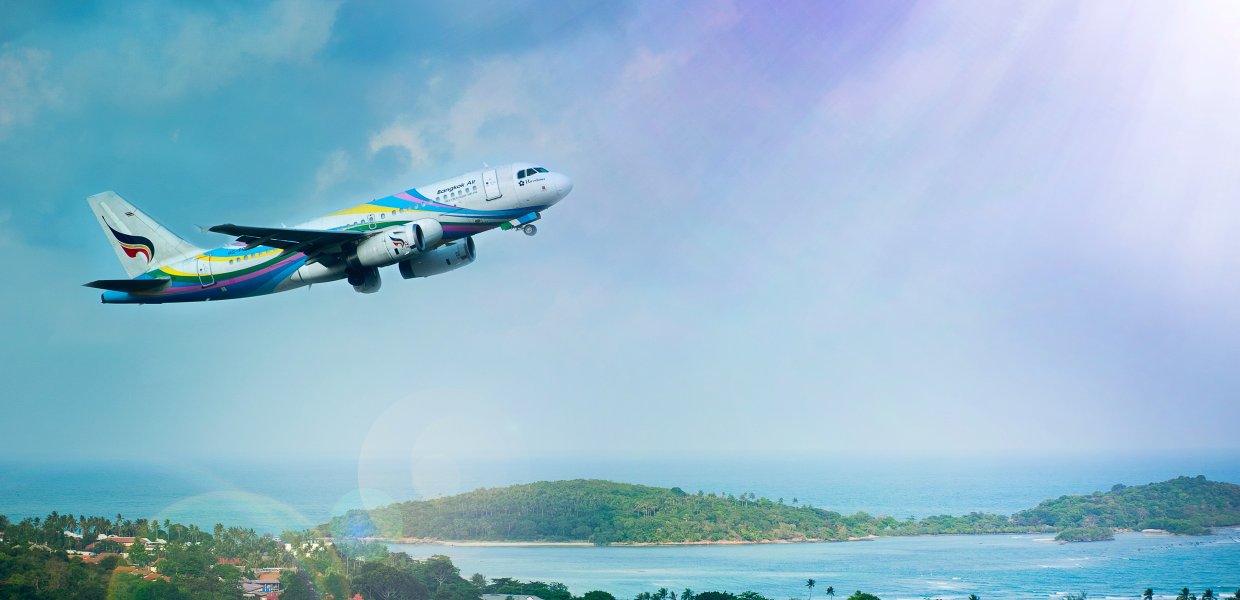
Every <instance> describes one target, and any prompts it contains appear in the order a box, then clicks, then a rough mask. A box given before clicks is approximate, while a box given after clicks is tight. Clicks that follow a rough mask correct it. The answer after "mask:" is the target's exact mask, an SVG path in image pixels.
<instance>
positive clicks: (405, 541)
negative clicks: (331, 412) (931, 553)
mask: <svg viewBox="0 0 1240 600" xmlns="http://www.w3.org/2000/svg"><path fill="white" fill-rule="evenodd" d="M1033 533H1045V532H1020V533H936V534H925V535H885V536H884V535H866V536H855V537H850V538H848V539H846V540H827V539H817V538H812V539H801V540H754V541H749V540H718V541H709V540H702V541H695V542H612V543H610V544H605V545H602V546H600V545H599V544H595V543H594V542H587V541H565V542H536V541H529V542H520V541H481V540H440V539H436V538H389V537H361V538H339V539H340V540H341V541H358V542H377V543H381V544H401V545H411V546H412V545H423V544H425V545H434V546H449V547H474V548H518V547H542V546H547V547H555V546H560V547H594V546H600V547H613V546H614V547H622V548H624V547H627V548H649V547H664V546H754V545H760V544H763V545H765V544H837V543H844V542H869V541H874V540H881V539H885V538H918V537H937V536H949V535H961V536H964V535H969V536H972V535H1030V534H1033Z"/></svg>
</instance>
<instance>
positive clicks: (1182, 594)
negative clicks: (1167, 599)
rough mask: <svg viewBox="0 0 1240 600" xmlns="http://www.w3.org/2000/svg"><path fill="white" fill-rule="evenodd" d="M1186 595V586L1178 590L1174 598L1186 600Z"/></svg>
mask: <svg viewBox="0 0 1240 600" xmlns="http://www.w3.org/2000/svg"><path fill="white" fill-rule="evenodd" d="M1188 595H1189V592H1188V588H1183V589H1181V590H1180V594H1179V595H1178V596H1176V597H1175V600H1188Z"/></svg>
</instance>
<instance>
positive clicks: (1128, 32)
mask: <svg viewBox="0 0 1240 600" xmlns="http://www.w3.org/2000/svg"><path fill="white" fill-rule="evenodd" d="M0 10H3V11H4V14H3V18H0V250H2V251H3V252H4V254H5V255H6V256H8V257H9V258H8V260H7V261H6V266H7V268H6V276H5V280H6V281H7V283H6V284H4V285H3V286H0V303H2V305H3V307H4V310H3V311H2V313H0V327H3V331H4V332H5V335H4V340H5V341H4V342H3V344H0V393H2V394H3V397H4V398H5V402H4V415H5V421H6V422H8V423H9V424H10V425H9V426H8V427H5V434H4V435H3V436H2V437H0V454H3V455H5V456H9V457H14V458H19V459H36V458H58V457H70V456H81V454H82V449H83V448H84V447H85V448H89V449H90V450H89V451H90V453H91V454H94V455H96V456H99V457H104V458H131V457H151V456H152V455H158V456H160V457H165V458H166V457H176V458H182V459H196V458H203V457H227V458H240V457H258V456H284V457H317V458H346V459H351V458H353V457H357V458H359V460H362V461H365V460H370V459H376V460H377V459H379V458H385V457H395V458H408V457H413V458H414V459H415V460H420V459H421V458H422V457H438V459H436V460H441V461H443V460H454V459H456V458H460V459H461V460H465V459H486V458H488V457H495V456H504V457H505V458H508V459H511V458H513V456H517V457H529V458H532V459H533V458H541V457H563V456H569V455H571V456H573V457H587V458H588V457H591V456H598V457H608V458H609V459H617V458H619V459H624V458H633V459H645V458H652V457H667V456H673V457H676V456H684V457H729V456H750V457H752V456H759V457H762V456H767V457H785V456H796V457H811V458H812V457H824V456H841V455H842V456H848V455H850V454H868V455H883V456H894V457H900V456H925V455H927V454H935V453H943V454H951V455H965V456H978V455H981V456H995V455H1002V454H1023V455H1042V454H1048V455H1051V454H1053V455H1074V454H1077V453H1081V452H1087V453H1093V454H1103V453H1112V452H1119V453H1124V452H1167V451H1189V452H1225V453H1231V454H1235V453H1237V451H1240V441H1237V437H1236V436H1235V435H1234V432H1233V431H1232V430H1231V429H1233V428H1232V427H1229V424H1234V423H1237V422H1240V403H1238V402H1237V401H1236V398H1237V393H1238V392H1240V369H1238V368H1237V365H1238V364H1240V362H1238V361H1237V358H1236V357H1237V356H1240V251H1237V245H1236V240H1237V239H1240V202H1238V199H1240V168H1237V165H1238V164H1240V117H1238V116H1237V112H1236V107H1237V106H1240V80H1237V78H1236V77H1234V74H1235V73H1237V72H1240V58H1238V57H1240V41H1237V38H1236V36H1235V35H1234V31H1236V30H1237V28H1238V27H1240V11H1238V10H1236V8H1235V6H1234V5H1233V4H1228V3H1218V4H1209V3H1191V4H1183V3H1176V4H1172V3H1156V2H1150V3H1140V2H1138V3H1124V4H1080V3H1055V2H1031V3H1026V4H1006V5H1003V6H999V5H996V4H994V3H985V2H978V3H951V4H942V3H927V4H903V3H881V2H860V3H823V2H810V3H805V4H796V3H784V4H781V5H780V6H779V7H778V9H772V7H771V6H770V5H768V4H766V3H745V2H737V3H728V2H719V3H685V4H678V5H675V6H672V5H666V4H663V3H649V2H648V3H636V4H628V3H584V2H582V3H549V2H530V3H520V2H516V3H514V2H496V3H483V2H475V3H469V4H468V5H467V6H465V7H459V6H455V5H453V4H450V3H444V4H428V5H421V4H419V5H414V4H412V3H391V4H384V3H369V2H368V3H345V4H339V3H335V2H308V1H307V2H289V3H271V4H257V3H227V2H221V3H213V4H210V5H206V6H183V5H170V4H169V5H165V4H156V3H151V4H136V3H116V4H111V3H64V4H51V5H42V4H30V3H17V4H12V3H10V4H5V5H4V7H3V9H0ZM509 160H531V161H536V162H538V163H540V164H544V165H546V166H547V167H549V168H552V169H555V170H561V171H564V172H567V173H569V174H570V175H571V176H572V177H573V178H574V180H575V190H574V192H573V195H572V196H570V197H569V199H568V200H566V201H565V202H563V203H561V204H560V205H558V206H557V207H556V208H555V209H554V210H552V211H550V212H549V213H548V215H547V218H546V220H545V221H544V222H543V223H542V226H541V228H540V233H539V235H538V236H537V237H535V238H532V239H531V238H526V237H525V236H521V235H516V234H508V233H500V232H495V233H489V234H485V235H482V236H480V237H479V239H478V240H477V241H478V251H479V261H478V262H477V263H475V264H474V265H471V266H470V267H469V268H468V269H464V270H461V271H457V272H454V273H452V274H450V275H447V276H444V277H437V278H433V279H428V280H418V281H414V282H409V281H403V280H401V279H399V277H396V276H395V273H394V272H393V273H385V278H386V279H387V283H386V285H385V287H384V289H383V291H382V292H381V293H379V294H377V295H373V296H364V295H359V294H356V293H354V292H353V291H352V290H351V289H350V288H349V287H348V286H347V285H344V284H340V285H323V286H315V287H314V288H313V289H311V290H309V291H297V292H293V293H289V294H281V295H277V296H272V297H266V298H260V299H253V300H244V301H238V302H228V303H219V304H210V305H188V306H147V307H123V306H120V307H118V306H102V305H100V304H99V303H98V299H97V293H96V292H94V291H92V290H89V289H86V288H81V287H79V284H81V283H82V282H85V281H90V280H93V279H99V278H111V277H118V276H121V274H122V271H121V269H120V267H119V265H117V264H116V261H115V258H114V257H113V255H112V253H111V252H110V250H109V249H108V248H107V246H106V243H105V241H104V240H103V239H102V237H101V236H100V234H99V232H98V228H97V227H95V226H94V224H93V223H92V222H91V221H92V219H91V217H90V213H89V211H88V209H87V207H86V205H85V202H84V201H83V199H84V198H85V197H86V196H87V195H89V194H92V193H96V192H99V191H102V190H115V191H117V192H119V193H121V194H122V195H124V196H125V197H126V198H127V199H129V200H130V201H132V202H134V203H135V204H137V205H139V206H141V207H143V208H144V209H145V210H147V211H148V212H150V213H152V214H153V215H155V216H156V217H157V218H159V219H160V220H161V221H163V222H164V223H165V224H166V225H168V226H169V227H171V228H172V229H173V230H175V231H178V232H180V233H181V234H182V235H184V236H186V237H188V238H189V239H190V240H191V241H193V242H195V243H198V244H199V245H216V244H221V243H224V242H225V241H227V239H226V238H223V237H222V236H216V235H214V234H205V233H201V232H200V231H199V230H198V229H197V227H196V226H197V225H212V224H218V223H225V222H235V223H246V224H255V225H278V224H290V225H291V224H294V223H297V222H299V221H302V220H305V219H308V218H311V217H313V216H316V215H318V214H321V213H324V212H328V211H331V210H334V209H336V208H340V207H343V206H347V205H350V204H353V203H356V202H359V201H363V200H367V199H369V198H373V197H378V196H381V195H385V194H388V193H391V192H393V191H396V190H400V189H405V188H408V187H412V186H414V185H420V184H423V183H427V182H430V181H434V180H436V179H439V178H443V177H448V176H452V175H455V174H457V173H460V172H464V171H466V170H468V169H472V168H476V167H478V166H479V165H481V164H482V163H483V162H484V161H486V162H489V163H491V164H496V163H499V162H505V161H509ZM13 423H19V424H20V425H16V426H14V425H12V424H13ZM140 439H146V440H156V441H155V442H141V443H140V442H138V440H140ZM126 440H132V441H126ZM427 460H430V458H428V459H427Z"/></svg>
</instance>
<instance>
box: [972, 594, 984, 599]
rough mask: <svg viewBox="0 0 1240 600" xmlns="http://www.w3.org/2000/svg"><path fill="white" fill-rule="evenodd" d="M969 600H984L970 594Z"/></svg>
mask: <svg viewBox="0 0 1240 600" xmlns="http://www.w3.org/2000/svg"><path fill="white" fill-rule="evenodd" d="M969 600H982V599H981V598H980V597H978V595H977V594H969Z"/></svg>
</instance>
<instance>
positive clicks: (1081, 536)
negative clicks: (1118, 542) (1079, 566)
mask: <svg viewBox="0 0 1240 600" xmlns="http://www.w3.org/2000/svg"><path fill="white" fill-rule="evenodd" d="M1113 539H1115V532H1114V531H1112V530H1111V528H1110V527H1069V528H1067V529H1063V530H1061V531H1060V532H1059V533H1058V534H1056V535H1055V540H1056V541H1059V542H1104V541H1106V540H1113Z"/></svg>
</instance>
